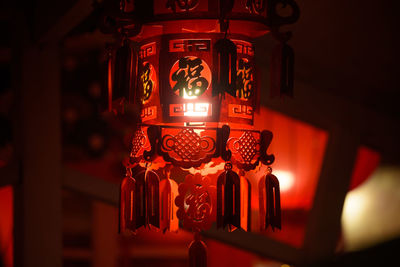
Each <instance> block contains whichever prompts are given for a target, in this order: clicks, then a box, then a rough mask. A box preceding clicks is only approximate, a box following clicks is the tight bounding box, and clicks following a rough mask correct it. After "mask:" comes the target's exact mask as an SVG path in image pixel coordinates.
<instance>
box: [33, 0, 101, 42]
mask: <svg viewBox="0 0 400 267" xmlns="http://www.w3.org/2000/svg"><path fill="white" fill-rule="evenodd" d="M41 2H45V3H43V4H41V5H40V6H39V8H38V9H39V10H38V12H37V29H36V31H35V33H36V35H37V36H38V38H37V40H38V42H39V44H46V43H49V42H50V43H52V42H53V43H54V42H59V41H60V40H62V39H63V38H64V37H65V36H66V35H67V34H68V33H69V32H70V31H71V30H73V29H74V28H75V27H76V26H78V25H79V24H80V23H81V22H82V21H83V20H84V19H86V18H87V17H88V16H89V15H90V14H91V13H92V11H93V3H94V1H93V0H77V1H75V3H74V4H73V5H72V6H71V7H65V9H64V10H62V11H61V14H60V15H59V16H57V17H56V18H55V21H54V23H51V24H49V23H46V22H41V19H42V16H46V14H47V13H49V12H48V11H47V10H48V8H46V7H47V5H57V4H58V2H55V1H41ZM47 2H50V3H47ZM46 4H47V5H46ZM42 6H44V7H43V8H41V7H42ZM50 10H52V9H50Z"/></svg>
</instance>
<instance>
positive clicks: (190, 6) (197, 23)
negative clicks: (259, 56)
mask: <svg viewBox="0 0 400 267" xmlns="http://www.w3.org/2000/svg"><path fill="white" fill-rule="evenodd" d="M104 5H105V8H104V9H105V15H104V25H103V27H102V28H103V31H104V32H106V33H114V34H115V36H118V38H117V39H118V44H117V45H116V46H114V47H112V48H110V50H109V64H108V67H109V71H108V76H109V81H108V86H109V88H108V89H109V90H108V91H109V101H108V103H109V110H110V111H114V112H115V113H118V112H124V107H125V106H126V105H134V106H136V107H137V108H139V110H140V113H141V115H140V121H139V122H135V123H137V130H136V133H135V134H134V137H133V140H132V148H131V152H130V158H129V159H128V160H126V161H125V167H126V168H127V175H126V177H125V178H124V180H123V182H122V185H121V198H120V200H121V205H120V229H121V231H125V230H131V231H135V230H136V229H137V228H139V227H141V226H145V227H146V226H149V227H150V226H152V227H156V228H160V229H162V230H163V231H167V230H169V231H175V230H177V229H178V219H179V220H180V221H181V222H182V227H184V228H187V229H190V230H192V231H193V232H195V236H196V238H195V241H193V243H192V244H191V247H190V253H189V254H190V257H191V259H190V262H191V264H192V263H193V264H194V265H195V264H198V266H203V265H205V262H206V260H205V259H204V257H205V255H206V253H205V245H204V243H203V242H201V241H200V239H199V234H198V233H199V231H201V230H206V229H208V228H209V227H210V226H211V224H212V223H213V222H216V223H217V227H221V228H225V227H227V228H228V229H229V230H234V229H236V228H242V229H244V230H250V228H251V224H250V219H251V218H250V207H251V203H250V200H251V195H252V194H259V195H260V196H259V197H260V208H261V210H260V212H261V217H262V218H264V219H263V223H262V225H263V228H267V227H268V226H269V225H270V226H271V227H272V229H274V228H280V227H281V225H280V204H279V203H280V201H279V200H280V199H279V182H278V179H277V178H276V177H275V176H274V175H273V174H272V173H271V169H270V168H269V172H268V173H266V174H265V178H263V179H262V180H261V181H260V183H259V188H258V190H257V189H255V188H251V186H250V183H249V181H248V180H247V179H246V178H245V174H246V172H247V171H251V170H254V169H255V168H256V167H257V166H259V165H260V164H264V165H267V166H269V165H271V164H272V163H273V162H274V156H273V155H269V154H268V153H267V150H268V146H269V144H270V143H271V141H272V133H271V132H270V131H268V130H262V131H260V130H258V129H254V128H253V120H254V112H255V111H256V109H257V107H258V101H259V95H260V94H259V90H260V88H259V85H258V82H257V81H258V80H257V77H256V74H257V71H256V70H255V58H254V57H255V55H256V54H255V51H254V45H253V43H252V40H253V38H255V37H258V36H261V35H264V34H268V33H270V32H272V33H273V36H275V37H276V38H277V39H278V40H279V41H280V44H279V45H278V46H277V48H276V49H275V52H274V54H273V55H272V73H271V85H272V88H271V90H272V92H273V93H274V92H278V93H280V94H288V95H290V94H291V92H292V89H293V50H292V49H291V48H290V47H289V46H288V45H287V44H286V41H287V40H288V39H289V38H288V37H289V36H290V35H289V34H287V33H280V32H279V27H280V26H281V25H285V24H290V23H294V22H295V21H296V20H297V19H298V16H299V9H298V7H297V5H296V3H295V2H294V1H293V0H235V1H234V0H154V1H134V0H123V1H120V2H119V1H113V0H109V1H105V4H104ZM279 5H283V6H286V5H289V6H290V8H291V10H292V13H291V14H290V15H289V16H285V17H282V16H280V15H279V14H278V13H277V7H278V6H279ZM171 168H178V169H181V170H182V173H185V175H186V177H185V178H184V181H183V182H182V183H180V184H179V185H178V183H177V182H176V177H174V176H173V175H172V173H171ZM181 180H182V179H181ZM200 258H201V259H200Z"/></svg>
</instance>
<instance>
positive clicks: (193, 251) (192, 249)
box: [189, 233, 207, 267]
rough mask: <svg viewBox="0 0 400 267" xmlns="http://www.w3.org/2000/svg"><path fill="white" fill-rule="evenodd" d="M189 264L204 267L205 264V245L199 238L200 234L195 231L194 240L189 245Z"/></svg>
mask: <svg viewBox="0 0 400 267" xmlns="http://www.w3.org/2000/svg"><path fill="white" fill-rule="evenodd" d="M189 266H190V267H206V266H207V246H206V244H205V243H204V242H203V241H201V240H200V234H199V233H195V240H194V241H192V243H190V246H189Z"/></svg>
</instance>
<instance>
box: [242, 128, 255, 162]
mask: <svg viewBox="0 0 400 267" xmlns="http://www.w3.org/2000/svg"><path fill="white" fill-rule="evenodd" d="M238 141H239V153H240V156H241V157H242V158H243V160H244V161H245V162H246V163H249V162H251V160H252V159H253V158H254V156H255V155H256V153H257V140H256V139H255V138H254V136H253V134H252V133H251V132H249V131H246V132H244V133H243V134H242V136H241V137H240V138H239V140H238Z"/></svg>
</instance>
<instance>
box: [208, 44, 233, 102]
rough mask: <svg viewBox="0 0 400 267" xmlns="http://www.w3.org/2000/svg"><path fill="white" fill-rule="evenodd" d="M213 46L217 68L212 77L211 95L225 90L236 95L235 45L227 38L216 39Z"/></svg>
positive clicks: (219, 93)
mask: <svg viewBox="0 0 400 267" xmlns="http://www.w3.org/2000/svg"><path fill="white" fill-rule="evenodd" d="M214 48H215V50H216V54H215V57H216V58H215V62H218V65H217V66H219V69H218V70H217V73H215V74H214V77H213V79H212V80H213V96H216V95H221V94H224V93H225V92H227V93H228V94H230V95H232V96H234V97H236V76H237V70H236V60H237V52H236V45H235V44H234V43H233V42H232V41H231V40H229V39H226V38H224V39H220V40H218V41H217V42H216V43H215V45H214Z"/></svg>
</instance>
